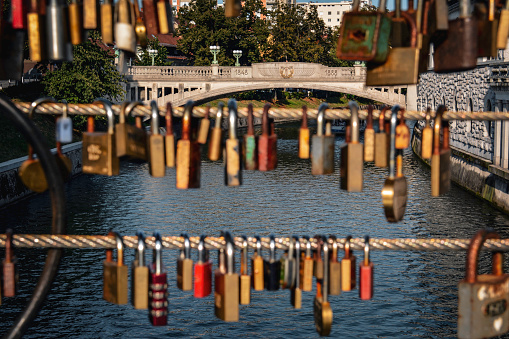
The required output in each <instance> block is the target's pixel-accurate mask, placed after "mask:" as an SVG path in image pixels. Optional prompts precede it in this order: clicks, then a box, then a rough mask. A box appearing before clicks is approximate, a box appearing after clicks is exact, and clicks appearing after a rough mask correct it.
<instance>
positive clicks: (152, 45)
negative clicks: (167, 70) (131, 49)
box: [135, 37, 171, 66]
mask: <svg viewBox="0 0 509 339" xmlns="http://www.w3.org/2000/svg"><path fill="white" fill-rule="evenodd" d="M148 50H155V51H157V53H156V54H155V55H154V66H169V65H170V64H171V62H170V61H168V58H167V57H166V55H167V54H168V51H167V50H166V47H164V46H162V45H161V44H160V43H159V39H157V38H156V37H153V38H152V39H149V40H148V47H147V48H146V49H144V50H143V51H142V54H141V55H140V56H139V57H138V58H137V59H136V61H135V64H136V66H152V55H150V53H149V52H148Z"/></svg>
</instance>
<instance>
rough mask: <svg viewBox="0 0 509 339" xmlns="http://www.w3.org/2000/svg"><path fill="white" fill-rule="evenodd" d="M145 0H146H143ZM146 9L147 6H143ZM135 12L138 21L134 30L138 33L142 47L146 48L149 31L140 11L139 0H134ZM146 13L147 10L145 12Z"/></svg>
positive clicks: (137, 36) (137, 37) (137, 39)
mask: <svg viewBox="0 0 509 339" xmlns="http://www.w3.org/2000/svg"><path fill="white" fill-rule="evenodd" d="M153 1H155V0H153ZM143 2H145V0H144V1H143ZM143 10H145V8H143ZM134 13H135V17H136V23H135V24H134V32H135V33H136V41H137V42H138V44H139V45H140V47H141V48H143V49H146V48H147V46H148V35H147V34H148V32H147V25H145V22H144V21H143V19H142V17H141V13H140V5H139V4H138V0H134ZM143 13H144V14H145V12H143Z"/></svg>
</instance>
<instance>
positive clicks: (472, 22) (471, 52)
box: [433, 0, 477, 73]
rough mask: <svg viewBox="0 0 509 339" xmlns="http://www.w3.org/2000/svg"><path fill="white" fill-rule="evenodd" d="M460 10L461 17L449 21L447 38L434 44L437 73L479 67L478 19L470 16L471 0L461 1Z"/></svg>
mask: <svg viewBox="0 0 509 339" xmlns="http://www.w3.org/2000/svg"><path fill="white" fill-rule="evenodd" d="M459 9H460V13H459V17H458V18H456V19H454V20H449V30H448V33H447V35H446V37H444V38H443V39H441V41H435V42H434V48H435V52H434V54H433V60H434V70H435V72H437V73H443V72H459V71H466V70H469V69H473V68H475V67H476V66H477V19H476V18H475V17H473V16H471V15H470V0H460V1H459ZM458 51H461V53H458Z"/></svg>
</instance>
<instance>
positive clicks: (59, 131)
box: [55, 101, 72, 144]
mask: <svg viewBox="0 0 509 339" xmlns="http://www.w3.org/2000/svg"><path fill="white" fill-rule="evenodd" d="M63 102H64V103H65V106H64V113H63V114H62V116H61V117H59V118H57V126H56V131H55V132H56V136H55V139H56V141H57V142H60V143H62V144H68V143H70V142H72V120H71V118H69V117H68V116H67V113H68V110H69V107H68V105H67V102H65V101H63Z"/></svg>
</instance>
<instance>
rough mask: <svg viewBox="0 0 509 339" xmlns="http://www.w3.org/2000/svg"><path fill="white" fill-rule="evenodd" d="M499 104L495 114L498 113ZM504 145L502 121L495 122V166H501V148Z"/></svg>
mask: <svg viewBox="0 0 509 339" xmlns="http://www.w3.org/2000/svg"><path fill="white" fill-rule="evenodd" d="M498 111H499V109H498V104H497V105H496V106H495V112H498ZM501 143H502V121H495V133H494V135H493V164H494V165H496V166H500V148H501V146H502V145H501Z"/></svg>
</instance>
